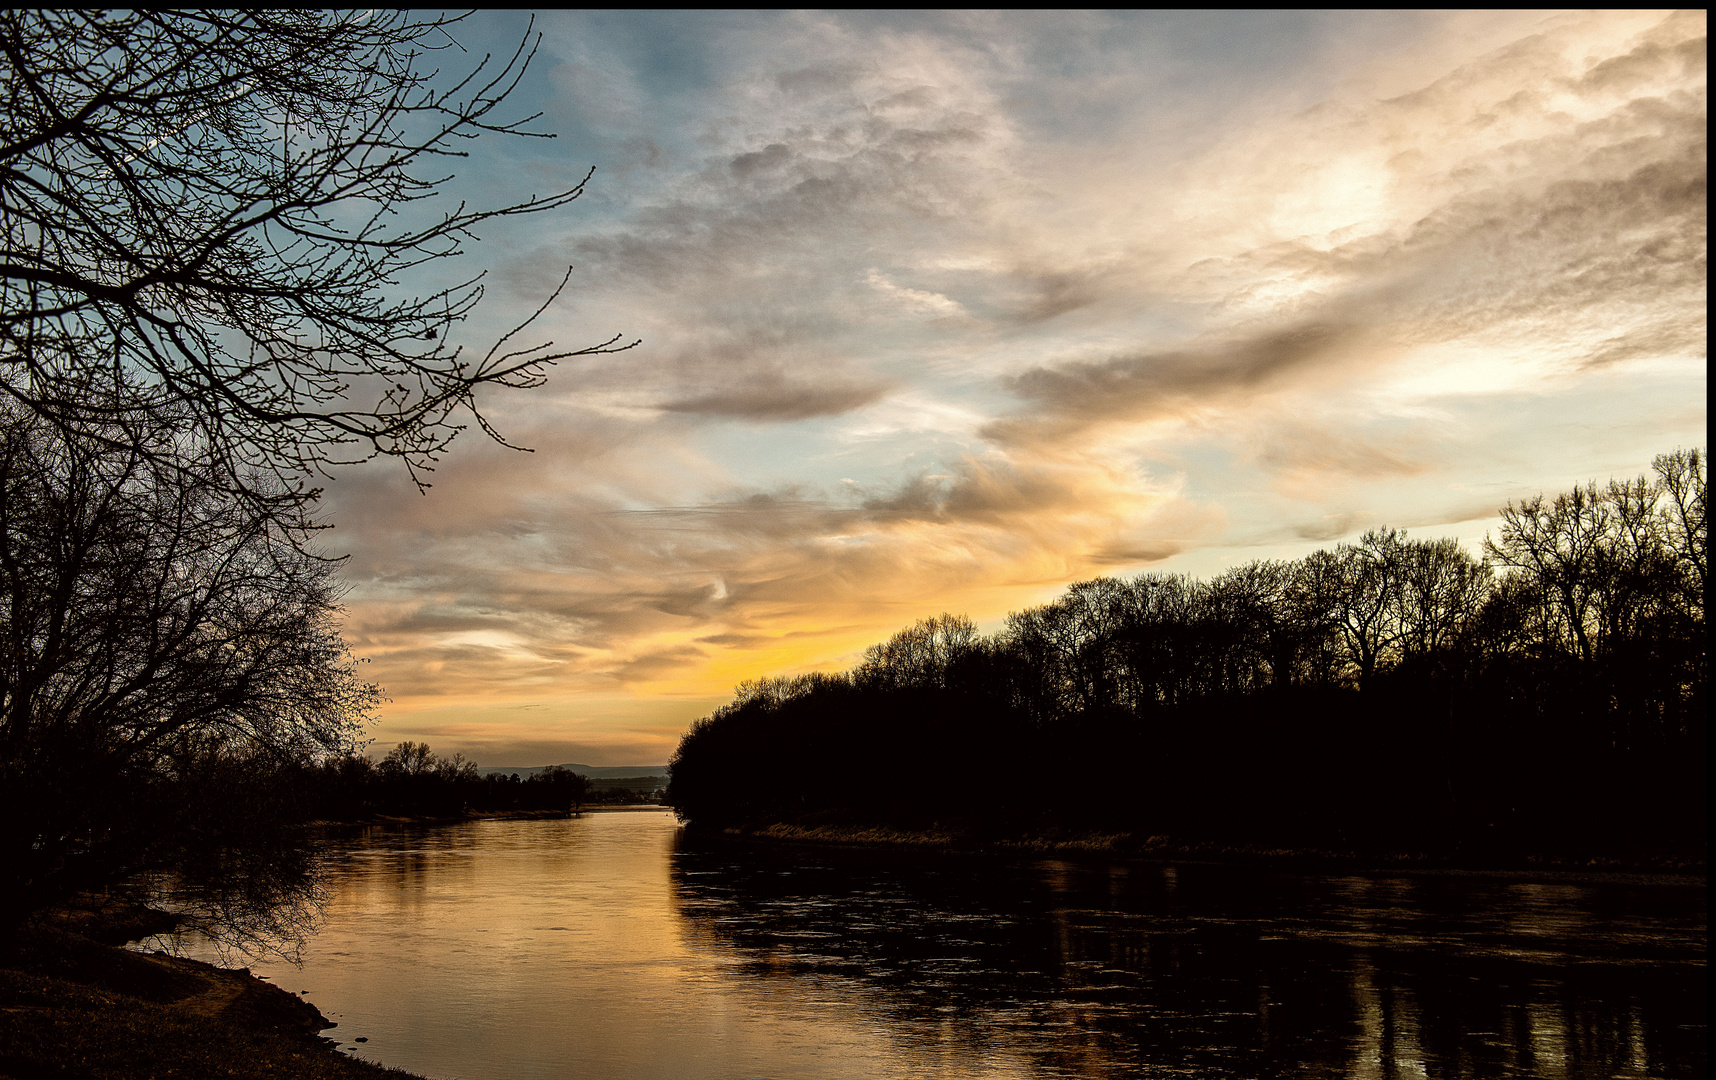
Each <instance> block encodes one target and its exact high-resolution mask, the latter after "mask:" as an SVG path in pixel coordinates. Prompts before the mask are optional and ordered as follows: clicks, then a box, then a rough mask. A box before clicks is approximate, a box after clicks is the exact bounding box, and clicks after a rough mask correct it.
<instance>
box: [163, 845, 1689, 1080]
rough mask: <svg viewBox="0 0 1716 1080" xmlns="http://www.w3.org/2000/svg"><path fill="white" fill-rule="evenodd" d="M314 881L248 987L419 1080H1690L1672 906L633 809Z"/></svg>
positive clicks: (370, 858)
mask: <svg viewBox="0 0 1716 1080" xmlns="http://www.w3.org/2000/svg"><path fill="white" fill-rule="evenodd" d="M328 871H329V879H328V881H329V886H330V893H331V901H330V904H329V907H328V910H327V916H326V922H325V925H324V927H323V929H322V930H321V932H320V933H319V935H318V936H317V937H316V938H315V939H314V940H313V941H312V942H311V944H310V947H309V948H308V949H307V950H306V960H305V963H304V966H303V968H302V969H294V968H292V967H290V966H287V965H284V964H272V965H271V964H262V965H258V968H257V969H258V970H259V972H260V973H262V974H264V975H267V976H269V977H271V978H273V979H274V981H275V982H277V983H278V984H279V985H281V986H284V987H286V988H287V989H290V990H294V991H296V990H308V991H309V993H308V995H307V996H308V998H309V999H310V1000H311V1001H312V1002H314V1003H315V1004H316V1005H317V1006H318V1007H320V1008H321V1009H322V1010H323V1012H325V1013H327V1014H328V1015H329V1016H330V1018H332V1019H335V1020H337V1021H339V1025H340V1026H339V1027H338V1028H337V1029H335V1031H334V1032H333V1034H337V1035H338V1036H339V1037H340V1038H341V1045H342V1046H345V1047H349V1048H354V1049H357V1052H359V1053H361V1054H362V1055H363V1056H365V1057H368V1058H371V1059H373V1060H378V1061H381V1062H384V1063H386V1064H390V1065H398V1066H402V1067H404V1068H407V1069H412V1070H414V1071H419V1072H422V1073H424V1074H426V1075H429V1076H434V1077H449V1076H458V1077H463V1078H466V1080H490V1078H492V1080H501V1078H515V1077H516V1078H523V1080H532V1078H547V1077H581V1078H594V1080H653V1078H657V1077H662V1078H685V1080H697V1078H704V1077H708V1078H723V1080H725V1078H741V1077H771V1078H778V1080H822V1078H848V1077H850V1078H866V1080H868V1078H878V1080H888V1078H895V1077H901V1078H904V1077H914V1078H915V1077H948V1078H952V1080H963V1078H966V1077H973V1078H975V1077H1000V1078H1008V1077H1018V1078H1024V1077H1037V1078H1049V1077H1066V1078H1071V1077H1089V1078H1104V1080H1106V1078H1110V1077H1114V1078H1121V1077H1126V1078H1130V1077H1154V1076H1160V1075H1167V1074H1168V1073H1173V1074H1175V1075H1192V1076H1200V1077H1203V1076H1208V1077H1245V1076H1256V1075H1260V1074H1262V1073H1269V1074H1272V1075H1274V1074H1288V1073H1292V1074H1295V1075H1300V1074H1312V1075H1321V1076H1344V1077H1349V1078H1351V1080H1371V1078H1388V1080H1396V1078H1399V1080H1405V1078H1418V1077H1425V1078H1428V1077H1437V1078H1443V1077H1458V1078H1464V1077H1473V1078H1477V1077H1527V1076H1530V1077H1543V1078H1545V1080H1584V1078H1586V1077H1595V1076H1604V1077H1611V1076H1625V1077H1644V1076H1677V1075H1688V1076H1690V1075H1693V1074H1694V1073H1695V1072H1697V1071H1699V1070H1701V1069H1702V1066H1703V1056H1702V1031H1703V1029H1702V1026H1701V1025H1702V1006H1701V1004H1700V1003H1699V1002H1701V997H1700V998H1699V1000H1698V1001H1694V1002H1690V1003H1686V1002H1681V1003H1680V1004H1676V1001H1677V998H1676V993H1678V992H1679V991H1681V990H1684V988H1685V987H1696V988H1698V989H1697V992H1698V994H1699V995H1701V994H1702V970H1703V969H1702V960H1703V942H1704V930H1703V925H1702V915H1701V910H1700V909H1701V906H1702V893H1701V892H1699V893H1698V894H1697V896H1696V898H1695V899H1696V902H1690V901H1689V902H1681V901H1676V902H1675V904H1678V906H1675V904H1670V905H1669V908H1671V909H1672V910H1668V911H1667V913H1666V914H1663V915H1661V916H1660V917H1656V916H1652V917H1644V916H1640V915H1637V914H1636V913H1634V912H1633V911H1632V909H1631V907H1630V906H1629V905H1635V904H1636V903H1642V901H1637V900H1636V898H1634V899H1627V898H1625V897H1623V898H1621V899H1620V900H1618V901H1616V902H1615V904H1614V905H1611V906H1612V907H1613V908H1614V910H1610V911H1607V912H1605V911H1604V910H1603V909H1602V906H1601V905H1600V904H1596V903H1595V902H1593V900H1592V897H1593V896H1595V895H1596V894H1594V893H1588V892H1587V891H1582V890H1581V888H1579V887H1577V886H1564V885H1539V884H1531V883H1517V882H1515V883H1506V882H1494V883H1490V882H1485V881H1476V882H1460V881H1448V880H1440V881H1438V880H1437V879H1433V878H1422V877H1419V878H1413V877H1368V876H1362V875H1354V876H1349V877H1317V876H1313V875H1304V876H1298V877H1295V876H1291V875H1271V874H1268V873H1265V872H1259V871H1242V870H1236V869H1233V868H1225V869H1224V868H1215V867H1197V866H1186V867H1181V868H1176V867H1172V866H1153V865H1148V864H1118V863H1117V864H1101V863H1075V862H1063V861H1054V860H1045V861H1038V862H1021V863H1017V864H1006V863H1000V862H997V861H971V862H964V863H962V862H959V861H957V860H948V859H942V858H940V857H935V858H930V859H920V860H917V861H915V862H914V861H912V860H909V859H906V858H905V857H904V856H900V855H898V854H890V855H871V856H863V855H860V854H856V853H845V854H841V853H829V852H820V853H819V852H814V851H809V850H806V851H800V852H797V853H794V852H783V851H780V850H775V851H769V852H757V851H749V852H748V851H742V850H740V851H735V850H717V851H713V852H706V851H701V850H694V849H689V848H687V847H686V845H684V844H683V842H681V841H680V839H679V834H678V830H677V828H676V826H675V824H674V822H673V819H672V818H671V816H669V815H667V814H665V813H657V812H643V813H635V812H634V813H605V814H588V815H585V816H584V817H581V818H576V819H569V820H559V821H514V822H508V821H484V822H472V823H467V824H463V825H458V826H451V827H439V828H419V829H397V828H396V829H375V830H370V831H368V832H367V833H366V834H364V835H362V836H357V837H353V838H351V839H350V840H349V841H348V842H345V843H343V844H341V845H340V846H339V847H338V848H337V850H335V851H334V852H333V853H332V855H331V856H330V857H329V860H328ZM1652 895H1653V896H1654V895H1655V894H1652ZM1675 895H1679V894H1675ZM1658 899H1660V897H1658ZM1650 903H1657V900H1651V901H1650ZM1647 906H1648V904H1647ZM1665 910H1666V909H1665ZM1653 919H1654V921H1653ZM197 948H198V946H196V945H194V944H191V945H190V946H189V951H191V952H193V954H195V952H196V951H197ZM1652 950H1655V951H1654V952H1653V951H1652ZM205 951H206V950H205ZM1653 957H1654V958H1655V959H1656V960H1658V961H1662V963H1663V965H1665V966H1661V967H1660V970H1658V968H1657V967H1653V966H1652V964H1651V960H1652V958H1653ZM205 958H211V959H212V958H213V957H205ZM1641 958H1642V959H1641ZM1582 972H1583V973H1584V974H1581V973H1582ZM1591 972H1597V973H1598V975H1599V976H1600V977H1598V978H1596V981H1594V982H1593V981H1592V976H1591V974H1590V973H1591ZM1665 973H1666V974H1665ZM1629 979H1630V980H1632V981H1630V982H1629V981H1628V980H1629ZM1680 996H1681V997H1685V994H1684V993H1682V994H1681V995H1680ZM1665 1003H1666V1004H1665ZM1677 1009H1679V1010H1680V1011H1679V1012H1677V1011H1676V1010H1677ZM1695 1025H1696V1030H1691V1029H1692V1028H1694V1026H1695ZM1683 1029H1687V1030H1683ZM1677 1032H1678V1033H1679V1034H1678V1035H1677V1034H1676V1033H1677ZM360 1035H361V1036H365V1037H367V1039H368V1042H366V1043H363V1044H358V1043H355V1042H353V1041H352V1040H353V1039H354V1038H355V1037H357V1036H360ZM1675 1038H1679V1039H1680V1040H1681V1041H1680V1043H1679V1044H1675V1045H1669V1044H1670V1043H1673V1040H1674V1039H1675ZM1665 1046H1666V1047H1667V1048H1666V1049H1665ZM1676 1046H1678V1047H1679V1048H1678V1049H1676ZM1687 1047H1691V1049H1687Z"/></svg>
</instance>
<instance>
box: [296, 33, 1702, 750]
mask: <svg viewBox="0 0 1716 1080" xmlns="http://www.w3.org/2000/svg"><path fill="white" fill-rule="evenodd" d="M523 24H524V20H523V18H522V17H521V16H516V15H512V14H506V13H482V14H479V15H476V16H474V17H473V19H472V20H471V22H470V23H469V24H468V25H469V34H470V40H468V41H465V42H463V44H464V45H465V46H466V47H467V48H468V49H470V50H471V51H472V52H473V53H480V52H481V51H483V50H485V49H489V50H494V51H500V49H501V48H502V47H503V45H505V43H506V41H507V39H508V38H509V37H511V38H512V39H513V40H514V41H516V36H517V34H518V33H520V32H521V31H522V29H523ZM538 26H539V27H540V28H541V29H542V30H543V31H544V32H545V39H544V42H543V48H542V50H541V52H540V54H539V55H538V58H537V63H536V66H535V67H534V68H533V69H532V73H531V76H530V78H529V79H528V80H527V81H526V82H525V84H524V85H523V86H521V88H520V91H519V94H518V97H517V101H516V104H517V111H518V112H519V113H520V114H526V113H529V112H534V111H536V110H537V109H541V110H542V111H543V112H544V114H545V115H544V117H543V119H542V121H540V122H539V126H542V127H545V128H547V129H549V130H555V131H558V132H559V133H560V136H561V137H560V138H559V139H557V140H555V141H553V142H543V141H532V142H529V143H523V142H519V141H514V142H511V143H508V142H505V141H497V140H492V139H485V140H481V141H479V142H478V143H477V144H474V148H473V156H472V157H471V158H470V159H468V160H467V161H465V162H463V163H462V169H461V174H460V178H459V180H458V182H457V183H458V185H459V190H458V193H459V194H460V195H464V196H468V197H473V198H483V199H489V200H493V199H499V198H505V197H508V196H511V195H518V194H525V195H528V194H530V193H531V192H541V191H545V190H547V189H549V188H551V187H554V186H555V185H557V184H558V185H562V186H564V185H566V184H569V183H571V182H575V180H576V178H577V177H578V176H580V175H582V173H583V171H584V170H585V169H586V168H588V167H589V166H590V165H595V166H596V167H597V173H596V176H595V178H594V179H593V180H592V182H591V185H590V187H589V189H588V194H587V195H586V196H585V197H584V198H583V199H581V200H580V201H579V202H577V203H575V204H574V205H573V206H572V208H571V209H570V210H569V211H567V212H565V213H563V214H561V215H559V216H557V217H555V218H553V219H552V220H549V219H536V220H529V219H524V220H522V221H519V222H515V223H514V226H513V227H512V228H511V230H510V231H504V232H502V231H497V232H495V233H493V234H490V235H487V236H485V237H484V238H483V240H484V242H483V243H482V244H480V245H477V246H476V247H475V248H474V249H473V253H472V257H474V258H476V259H479V260H482V261H483V263H484V264H485V265H487V266H488V267H490V269H491V277H492V279H493V281H494V283H495V285H496V287H495V288H494V290H493V291H492V295H491V298H490V301H489V302H490V303H491V305H492V307H491V308H488V309H485V316H484V318H483V319H482V320H476V321H473V322H472V324H470V325H469V326H468V328H467V333H468V335H469V338H470V341H471V342H472V343H473V344H478V343H484V342H485V340H486V339H487V338H491V337H492V336H493V334H494V332H495V330H494V328H495V327H499V326H504V325H509V324H507V322H506V318H507V317H508V316H510V315H513V314H516V313H522V312H525V311H526V310H528V309H529V308H530V307H533V306H534V305H535V304H536V303H539V302H540V300H541V298H542V296H543V295H544V294H545V292H546V290H547V289H549V288H550V287H551V286H552V283H553V282H554V281H557V280H558V278H559V274H560V273H561V272H562V271H563V269H564V267H565V266H566V265H567V264H573V265H575V266H576V267H577V269H576V271H575V273H574V276H573V289H572V291H570V292H569V294H568V295H567V296H566V297H565V298H564V299H563V300H562V301H561V302H559V303H558V304H557V305H555V306H554V307H553V308H551V309H550V311H549V313H548V314H547V315H546V316H545V317H544V319H543V321H542V322H541V323H540V324H539V326H538V330H540V331H541V332H542V334H543V336H548V337H553V338H554V339H556V340H557V341H560V342H562V343H567V342H575V343H583V342H591V341H596V340H600V339H602V338H605V337H607V336H608V335H609V334H612V333H616V332H624V333H626V334H627V335H628V336H636V337H641V338H642V339H643V345H642V346H640V347H639V348H637V349H636V350H633V351H631V352H628V353H624V354H621V355H619V356H614V357H604V358H598V359H594V360H591V361H588V362H584V363H581V364H569V365H566V366H563V367H561V368H558V369H556V370H555V372H554V374H553V376H552V378H551V380H550V383H549V385H548V386H547V387H546V388H543V389H541V390H538V391H534V392H528V393H519V394H510V395H502V396H496V397H494V398H493V399H492V400H491V401H490V402H489V403H488V407H489V410H490V415H491V419H492V420H493V421H494V422H495V423H496V425H497V426H498V427H499V428H500V430H501V431H503V432H504V433H505V434H506V435H507V436H508V437H509V438H511V439H512V440H514V441H515V442H519V443H522V444H524V445H528V446H530V447H532V448H534V450H535V451H536V452H535V453H534V454H529V455H525V454H517V453H513V452H511V451H508V450H505V449H502V448H499V447H496V446H493V445H491V444H485V443H484V442H483V440H482V439H481V437H480V436H479V435H475V434H472V435H470V436H469V437H467V438H465V439H463V440H461V441H460V442H459V444H458V446H457V448H456V449H455V451H454V452H453V453H452V454H451V455H450V457H449V458H448V459H447V460H446V461H445V462H444V463H443V465H442V467H441V468H440V470H439V471H438V472H437V473H436V474H435V476H434V477H433V479H434V481H435V487H434V489H433V491H432V492H431V493H430V494H429V495H428V496H427V497H423V496H419V495H418V494H417V493H416V492H415V490H414V489H413V488H412V487H411V485H410V484H409V482H408V481H407V479H406V478H405V477H404V476H403V475H402V474H401V473H400V472H399V471H398V470H397V469H396V468H393V467H391V466H388V465H386V464H381V465H377V466H375V467H366V468H365V469H363V470H358V471H354V472H351V473H347V474H344V475H342V476H341V477H340V478H338V479H337V480H336V481H335V482H334V483H333V484H332V485H331V487H330V492H331V493H330V498H329V517H330V520H332V521H334V522H335V523H337V528H336V530H335V531H334V532H333V533H332V534H330V540H331V542H332V546H333V547H335V548H336V549H338V550H341V551H345V552H349V553H350V554H351V559H350V561H349V562H348V563H347V564H346V570H347V575H348V578H349V580H350V582H351V584H352V592H351V594H350V596H349V598H348V608H349V612H350V619H349V636H350V637H351V639H352V640H353V642H354V644H355V645H356V647H357V651H358V652H359V654H360V655H363V656H366V657H369V658H370V659H371V660H372V661H373V664H372V667H371V669H370V670H371V671H372V672H373V674H374V677H375V678H376V679H377V680H378V681H380V682H381V683H383V684H384V686H385V687H386V689H387V691H388V693H389V694H390V696H391V698H392V703H391V704H390V705H389V706H388V707H387V709H386V711H385V714H384V719H383V723H382V725H381V727H380V729H379V730H378V731H376V732H375V733H374V734H375V735H376V737H377V738H378V739H379V740H380V741H381V742H382V743H383V744H386V743H389V742H392V741H395V740H397V739H402V738H418V739H427V740H428V741H429V742H431V743H432V744H434V746H435V748H436V749H437V750H442V751H453V750H462V751H464V752H465V753H467V754H469V755H471V756H473V757H475V758H477V759H478V760H479V761H482V762H484V763H493V764H543V763H548V762H551V761H582V762H586V763H590V764H632V763H638V764H650V763H660V762H662V761H664V760H666V758H667V756H668V754H669V753H671V751H672V748H673V746H674V744H675V742H676V740H677V737H678V735H679V733H680V732H681V731H683V730H684V728H685V726H686V725H687V724H688V723H689V722H690V721H691V720H693V719H695V718H696V717H697V716H700V715H703V714H705V713H707V712H708V710H709V709H710V708H711V707H712V706H713V705H715V704H718V703H719V702H720V701H721V700H722V699H723V698H724V697H725V696H726V695H727V693H728V692H729V691H730V689H731V687H732V685H733V684H734V683H735V682H737V681H739V680H741V679H746V678H752V677H755V676H758V675H764V674H785V673H791V672H796V671H803V670H810V669H817V668H832V667H838V666H844V665H846V664H849V663H850V662H852V660H853V659H854V658H855V657H856V656H857V654H858V653H859V652H860V651H861V650H862V649H863V647H864V646H865V645H867V644H869V643H871V642H874V641H876V640H879V639H881V638H883V637H886V636H887V635H888V634H889V633H891V632H892V631H894V630H895V629H898V628H900V627H901V626H903V625H905V624H907V623H909V622H911V621H913V620H915V619H918V618H921V617H924V616H928V615H934V614H937V613H940V612H942V611H951V612H956V613H965V614H969V615H971V616H972V617H973V618H975V619H977V620H978V621H979V623H980V624H989V625H993V622H994V620H996V619H998V618H999V617H1000V616H1001V615H1003V614H1004V613H1005V612H1007V611H1008V610H1010V609H1016V608H1019V607H1022V606H1025V605H1029V604H1032V603H1036V602H1041V601H1044V600H1047V599H1049V598H1050V597H1052V596H1053V595H1055V594H1056V593H1057V592H1058V591H1059V590H1060V589H1061V588H1062V587H1063V586H1064V585H1066V584H1067V583H1069V582H1071V581H1075V580H1079V579H1082V578H1088V577H1092V576H1095V575H1099V574H1122V573H1132V572H1136V571H1139V570H1143V569H1168V570H1183V571H1187V572H1193V573H1198V574H1208V573H1212V572H1214V571H1217V570H1219V569H1220V568H1222V567H1224V566H1227V565H1232V564H1234V563H1237V562H1242V561H1245V560H1248V559H1251V558H1259V557H1288V556H1297V555H1300V554H1303V553H1304V552H1306V551H1308V550H1311V549H1312V548H1315V547H1317V546H1322V545H1326V544H1331V543H1334V542H1337V541H1338V540H1340V539H1342V538H1345V537H1348V536H1351V535H1352V534H1354V533H1356V532H1359V531H1362V530H1363V529H1365V528H1369V527H1373V526H1375V525H1378V524H1383V523H1386V524H1390V525H1394V526H1399V527H1405V528H1409V529H1411V530H1413V531H1414V532H1416V533H1417V534H1419V535H1454V536H1458V537H1460V538H1462V539H1464V540H1466V541H1468V542H1472V541H1475V540H1477V539H1478V538H1481V536H1482V535H1483V533H1484V530H1485V529H1486V528H1487V527H1488V524H1489V520H1490V518H1491V517H1492V515H1493V514H1494V512H1495V510H1496V509H1497V508H1498V507H1499V506H1500V505H1501V504H1502V503H1503V502H1505V501H1506V500H1508V499H1510V498H1518V497H1520V496H1523V495H1530V494H1535V493H1537V492H1539V491H1555V490H1558V489H1564V488H1566V487H1568V486H1570V485H1572V484H1574V483H1576V482H1580V481H1583V480H1585V479H1589V478H1606V477H1608V476H1610V475H1630V474H1636V473H1638V472H1640V471H1641V470H1643V469H1645V468H1646V467H1647V466H1648V464H1649V461H1650V458H1651V457H1652V456H1653V455H1654V454H1656V453H1659V452H1662V451H1666V450H1669V449H1672V448H1674V447H1676V446H1694V445H1703V443H1704V441H1705V424H1706V414H1705V405H1704V401H1705V388H1706V378H1705V348H1706V344H1705V342H1706V321H1705V282H1706V277H1705V265H1706V264H1705V178H1706V143H1705V124H1706V102H1705V95H1706V89H1705V52H1704V49H1705V33H1706V29H1705V28H1706V19H1705V16H1704V14H1703V13H1689V14H1679V15H1665V14H1660V13H1640V12H1622V13H1613V14H1589V13H1571V14H1561V15H1556V14H1543V13H1538V12H1526V13H1501V14H1490V13H1466V14H1446V13H1429V14H1425V13H1417V14H1400V13H1372V14H1362V13H1359V14H1355V13H1344V12H1343V13H1333V14H1323V15H1319V14H1304V13H1232V14H1225V15H1222V14H1198V13H1191V14H1186V13H1182V14H1151V13H1146V14H1138V15H1120V14H1107V13H1097V14H1088V13H1087V14H1076V13H1075V14H1058V13H1049V14H1012V13H1000V14H982V13H969V12H961V13H952V14H945V15H934V14H916V13H881V14H852V13H833V14H817V13H752V14H744V13H725V12H716V13H703V14H697V13H629V12H621V13H606V14H603V13H576V12H566V13H555V14H551V15H548V16H545V17H544V18H542V19H539V21H538Z"/></svg>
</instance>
